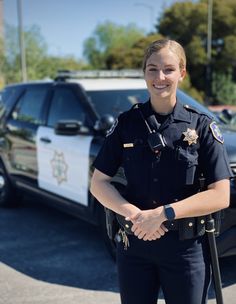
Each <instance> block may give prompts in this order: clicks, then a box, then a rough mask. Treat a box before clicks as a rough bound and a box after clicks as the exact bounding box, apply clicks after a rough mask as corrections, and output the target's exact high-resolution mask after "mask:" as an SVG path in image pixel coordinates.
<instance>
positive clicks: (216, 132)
mask: <svg viewBox="0 0 236 304" xmlns="http://www.w3.org/2000/svg"><path fill="white" fill-rule="evenodd" d="M210 129H211V132H212V135H213V137H214V138H215V139H216V140H217V141H218V142H220V143H221V144H223V143H224V138H223V135H222V133H221V131H220V128H219V127H218V125H217V124H216V122H215V121H213V122H212V123H211V124H210Z"/></svg>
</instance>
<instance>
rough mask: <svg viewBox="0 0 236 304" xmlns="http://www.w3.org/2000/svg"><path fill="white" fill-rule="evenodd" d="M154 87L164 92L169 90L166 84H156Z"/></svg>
mask: <svg viewBox="0 0 236 304" xmlns="http://www.w3.org/2000/svg"><path fill="white" fill-rule="evenodd" d="M153 87H154V88H155V89H158V90H162V89H165V88H167V87H168V85H167V84H165V85H164V84H163V85H156V84H154V85H153Z"/></svg>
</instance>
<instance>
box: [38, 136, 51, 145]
mask: <svg viewBox="0 0 236 304" xmlns="http://www.w3.org/2000/svg"><path fill="white" fill-rule="evenodd" d="M40 141H42V142H44V143H46V144H50V143H51V142H52V141H51V139H49V138H47V137H40Z"/></svg>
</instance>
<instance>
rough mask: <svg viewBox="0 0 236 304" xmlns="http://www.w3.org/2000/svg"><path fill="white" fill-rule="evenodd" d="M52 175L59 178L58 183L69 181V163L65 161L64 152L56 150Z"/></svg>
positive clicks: (52, 161) (52, 164)
mask: <svg viewBox="0 0 236 304" xmlns="http://www.w3.org/2000/svg"><path fill="white" fill-rule="evenodd" d="M51 166H52V175H53V177H54V178H55V179H56V180H57V183H58V185H60V184H61V183H62V182H66V181H67V169H68V165H67V164H66V162H65V157H64V154H63V153H60V152H57V151H54V156H53V159H51Z"/></svg>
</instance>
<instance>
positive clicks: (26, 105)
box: [12, 87, 47, 124]
mask: <svg viewBox="0 0 236 304" xmlns="http://www.w3.org/2000/svg"><path fill="white" fill-rule="evenodd" d="M46 93H47V89H46V88H42V87H38V88H28V89H27V90H26V91H25V93H24V94H23V95H22V96H21V97H20V99H19V100H18V102H17V104H16V107H15V109H14V111H13V113H12V118H13V119H15V120H21V121H25V122H30V123H33V124H40V123H42V121H41V115H42V107H43V103H44V100H45V96H46Z"/></svg>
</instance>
